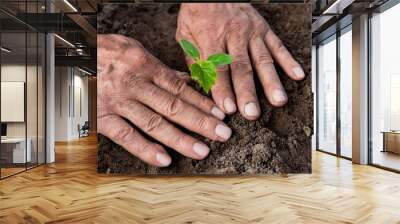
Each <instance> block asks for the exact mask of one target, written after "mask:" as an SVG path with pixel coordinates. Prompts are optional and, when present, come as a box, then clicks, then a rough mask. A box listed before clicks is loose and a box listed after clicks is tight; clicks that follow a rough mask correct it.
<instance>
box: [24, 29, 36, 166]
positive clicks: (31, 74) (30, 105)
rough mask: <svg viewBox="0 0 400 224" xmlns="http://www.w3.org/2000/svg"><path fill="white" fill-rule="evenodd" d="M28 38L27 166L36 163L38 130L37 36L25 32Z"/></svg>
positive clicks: (34, 33) (33, 33)
mask: <svg viewBox="0 0 400 224" xmlns="http://www.w3.org/2000/svg"><path fill="white" fill-rule="evenodd" d="M27 38H28V41H27V43H28V51H27V52H28V57H27V59H28V63H27V80H26V89H27V94H26V113H27V133H28V134H27V137H28V138H27V142H28V144H29V145H28V148H27V149H28V151H30V153H28V155H29V156H30V158H29V159H28V164H27V165H28V168H29V167H33V166H36V165H37V157H38V154H37V150H38V143H37V132H38V123H37V122H38V119H37V116H38V111H37V110H38V107H37V104H38V100H37V98H38V96H37V90H38V88H37V79H38V78H37V73H38V67H37V63H38V56H37V54H38V52H37V45H38V43H37V42H38V36H37V33H36V32H29V33H27Z"/></svg>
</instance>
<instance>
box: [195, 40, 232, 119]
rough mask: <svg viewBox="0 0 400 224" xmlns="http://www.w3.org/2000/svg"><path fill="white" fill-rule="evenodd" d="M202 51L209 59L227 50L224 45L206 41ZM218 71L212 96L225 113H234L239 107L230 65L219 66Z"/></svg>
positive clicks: (201, 48)
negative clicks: (230, 73)
mask: <svg viewBox="0 0 400 224" xmlns="http://www.w3.org/2000/svg"><path fill="white" fill-rule="evenodd" d="M200 52H201V55H202V56H204V59H207V58H208V57H209V56H210V55H213V54H216V53H221V52H226V51H225V48H224V47H223V46H218V45H215V44H211V43H207V42H205V43H203V45H201V46H200ZM217 72H218V74H217V79H216V81H215V84H214V86H213V87H212V88H211V93H212V97H213V99H214V102H215V103H216V104H217V105H218V107H219V108H221V109H222V110H223V111H224V112H225V113H227V114H233V113H235V112H236V110H237V107H236V103H235V95H234V94H233V89H232V85H231V78H230V75H229V67H228V66H227V65H224V66H219V67H218V68H217Z"/></svg>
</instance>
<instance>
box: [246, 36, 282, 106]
mask: <svg viewBox="0 0 400 224" xmlns="http://www.w3.org/2000/svg"><path fill="white" fill-rule="evenodd" d="M250 52H251V57H252V60H253V63H254V65H255V67H256V69H257V74H258V77H259V79H260V82H261V84H262V86H263V87H264V92H265V95H266V96H267V98H268V100H269V102H271V104H272V105H274V106H282V105H284V104H285V103H286V102H287V95H286V93H285V90H284V88H283V86H282V84H281V81H280V80H279V77H278V74H277V73H276V70H275V67H274V63H273V60H272V57H271V55H270V53H269V52H268V49H267V47H266V46H265V43H264V41H263V40H262V39H261V38H259V37H257V38H254V39H253V40H251V41H250Z"/></svg>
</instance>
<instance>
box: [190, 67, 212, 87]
mask: <svg viewBox="0 0 400 224" xmlns="http://www.w3.org/2000/svg"><path fill="white" fill-rule="evenodd" d="M190 74H191V75H192V78H193V79H194V80H196V81H197V82H198V83H199V84H200V86H201V87H202V88H203V90H204V92H206V93H209V92H210V89H211V87H212V86H213V85H214V83H215V80H216V78H217V72H216V67H215V65H214V64H213V63H212V62H209V61H203V62H200V63H194V64H192V66H191V67H190Z"/></svg>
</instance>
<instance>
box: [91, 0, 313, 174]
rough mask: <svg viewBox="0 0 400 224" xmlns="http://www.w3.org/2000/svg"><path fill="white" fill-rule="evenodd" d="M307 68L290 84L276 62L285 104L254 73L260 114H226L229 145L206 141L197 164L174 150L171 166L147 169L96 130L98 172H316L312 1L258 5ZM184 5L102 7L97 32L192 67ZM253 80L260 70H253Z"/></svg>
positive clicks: (179, 66)
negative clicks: (253, 117) (181, 24)
mask: <svg viewBox="0 0 400 224" xmlns="http://www.w3.org/2000/svg"><path fill="white" fill-rule="evenodd" d="M253 6H254V7H255V8H256V9H257V10H258V11H259V13H260V14H261V15H262V16H263V17H264V18H265V19H266V21H268V23H269V24H270V26H271V27H272V29H273V30H274V31H275V33H276V34H277V35H278V36H279V37H280V38H281V40H282V41H283V43H284V44H285V45H286V47H287V48H288V49H289V51H290V52H291V53H292V55H293V56H294V57H295V59H296V60H297V61H299V63H300V64H301V66H302V67H303V69H304V71H305V73H306V78H305V79H304V80H303V81H298V82H296V81H292V80H290V79H289V78H288V77H287V76H286V75H285V74H284V73H283V71H282V69H281V68H280V67H279V66H278V65H276V68H277V70H278V73H279V75H280V79H281V81H282V83H283V85H284V87H285V89H286V91H287V94H288V97H289V101H288V103H287V105H286V106H284V107H281V108H273V107H272V106H271V105H270V104H269V103H268V102H267V100H266V98H265V96H264V93H263V91H262V87H261V85H260V84H259V81H258V80H257V78H256V86H257V92H258V96H259V99H260V104H261V109H262V116H261V118H260V119H259V120H257V121H247V120H245V119H244V118H243V117H242V116H241V115H240V113H236V114H234V115H232V116H227V118H226V119H225V122H226V124H227V125H228V126H229V127H231V128H232V130H233V135H232V137H231V139H230V140H229V141H227V142H226V143H221V142H213V141H210V140H208V139H204V138H202V137H200V136H197V135H196V137H198V138H199V139H202V140H204V142H206V143H207V144H208V145H209V146H210V148H211V152H210V155H209V156H208V157H207V158H206V159H204V160H202V161H196V160H192V159H189V158H186V157H184V156H182V155H180V154H178V153H176V152H175V151H174V150H172V149H168V150H169V151H168V152H169V153H170V155H171V156H172V160H173V162H172V164H171V165H170V166H169V167H167V168H156V167H152V166H149V165H147V164H145V163H143V162H141V161H140V160H138V159H137V158H136V157H134V156H133V155H131V154H130V153H128V152H127V151H125V150H124V149H123V148H121V147H120V146H118V145H117V144H115V143H113V142H112V141H111V140H109V139H107V138H106V137H104V136H102V135H100V134H99V135H98V172H100V173H125V174H135V175H140V174H167V175H199V174H208V175H213V174H228V175H238V174H275V173H281V174H282V173H310V172H311V135H312V133H313V94H312V91H311V5H310V4H253ZM178 11H179V4H161V3H140V4H139V3H136V4H135V3H133V4H104V5H102V6H101V7H100V12H99V14H98V21H97V22H98V24H97V26H98V33H101V34H115V33H116V34H123V35H125V36H128V37H133V38H135V39H136V40H138V41H140V42H141V43H142V44H143V45H144V47H145V48H146V49H147V50H149V51H150V52H151V53H152V54H153V55H154V56H156V57H157V58H159V59H160V60H161V61H162V62H164V63H165V64H166V65H168V66H170V67H171V68H173V69H176V70H180V71H187V66H186V64H185V60H184V55H183V52H182V50H181V48H180V47H179V45H178V43H177V42H176V41H175V31H176V21H177V15H178ZM255 77H256V75H255Z"/></svg>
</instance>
